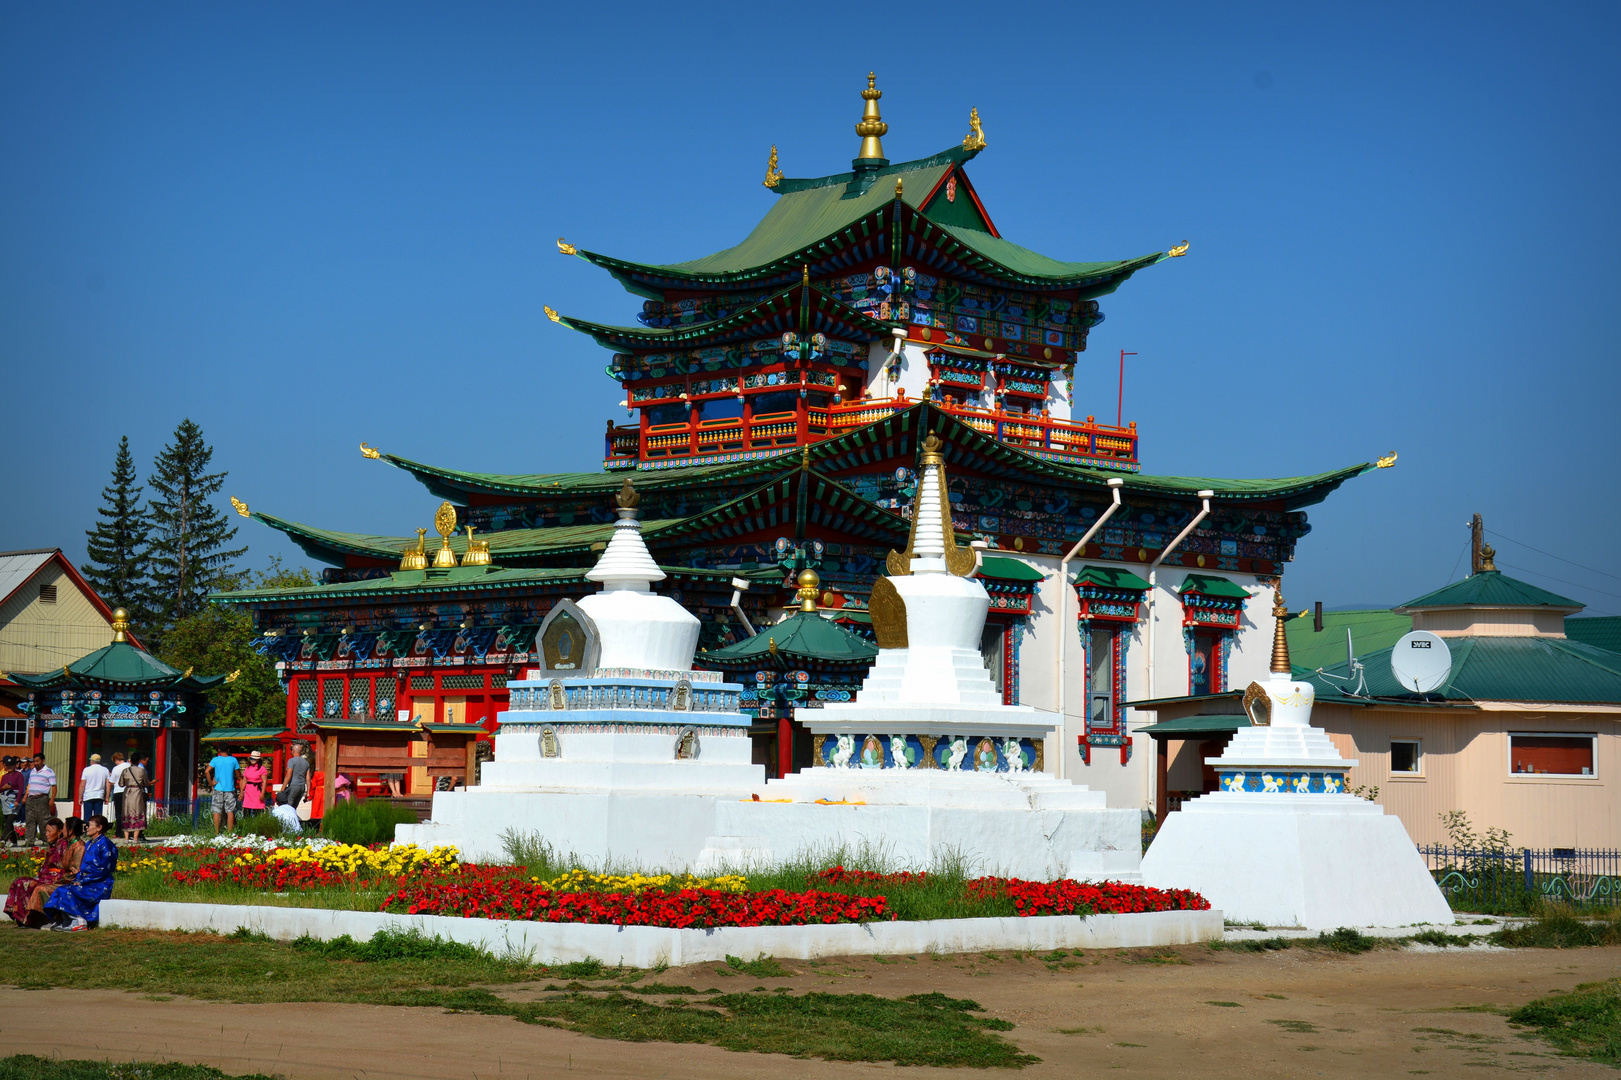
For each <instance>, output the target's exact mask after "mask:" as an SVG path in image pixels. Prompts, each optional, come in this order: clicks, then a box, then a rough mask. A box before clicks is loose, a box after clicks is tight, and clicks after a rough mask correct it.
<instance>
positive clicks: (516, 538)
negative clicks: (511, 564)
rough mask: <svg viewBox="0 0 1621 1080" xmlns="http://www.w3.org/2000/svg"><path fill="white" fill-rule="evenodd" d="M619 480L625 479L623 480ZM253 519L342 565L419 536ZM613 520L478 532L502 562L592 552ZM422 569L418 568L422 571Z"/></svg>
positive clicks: (457, 544) (454, 545)
mask: <svg viewBox="0 0 1621 1080" xmlns="http://www.w3.org/2000/svg"><path fill="white" fill-rule="evenodd" d="M621 482H623V479H622V478H621ZM249 516H250V517H252V518H255V519H257V520H258V521H260V522H263V523H264V524H266V525H269V526H270V527H271V528H272V529H276V530H278V531H279V532H282V533H285V534H286V535H287V536H288V537H289V538H290V539H291V540H292V541H293V542H294V543H295V544H297V545H298V546H299V547H300V548H302V549H303V550H304V553H305V554H306V555H308V556H309V557H310V558H312V559H320V560H321V561H322V562H327V563H334V564H336V565H342V563H343V561H344V557H345V556H349V555H357V556H360V557H362V558H369V559H384V560H392V561H394V562H398V561H399V559H400V556H401V555H403V554H404V553H405V551H406V550H407V549H414V548H415V547H416V545H417V538H416V537H414V536H379V535H376V534H374V533H351V532H339V531H337V530H335V529H321V528H317V527H315V526H313V525H304V524H302V523H300V522H296V521H288V520H286V519H285V518H279V517H276V516H275V515H273V514H263V513H260V512H259V511H257V510H255V511H253V513H251V514H250V515H249ZM682 520H684V519H682V518H666V519H662V520H658V521H644V522H643V523H642V528H643V530H644V531H646V532H649V533H651V532H654V531H656V530H658V529H660V528H663V527H664V526H666V525H673V524H679V523H680V522H681V521H682ZM613 529H614V527H613V524H612V523H611V522H593V523H591V524H589V525H556V526H553V527H552V528H549V529H502V530H500V531H499V532H488V533H482V534H480V535H479V540H481V541H488V542H489V545H490V557H491V558H492V559H493V560H495V561H496V562H498V563H499V562H500V561H501V558H502V557H503V556H506V557H508V558H535V557H541V556H561V555H573V554H579V553H581V552H587V551H590V550H591V546H592V545H593V544H597V543H606V542H607V540H608V538H609V537H611V536H612V535H613ZM437 550H439V544H438V541H437V540H430V541H429V542H428V557H429V559H430V561H431V560H432V557H433V553H434V552H435V551H437ZM450 550H452V551H454V552H455V553H456V557H457V558H458V559H460V558H461V556H463V555H465V554H466V553H467V536H466V535H465V534H459V535H456V536H453V537H451V538H450ZM419 573H420V571H419Z"/></svg>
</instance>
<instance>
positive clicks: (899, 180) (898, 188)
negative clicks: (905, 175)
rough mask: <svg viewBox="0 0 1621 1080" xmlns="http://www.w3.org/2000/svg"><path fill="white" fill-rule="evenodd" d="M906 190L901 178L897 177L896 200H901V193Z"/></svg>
mask: <svg viewBox="0 0 1621 1080" xmlns="http://www.w3.org/2000/svg"><path fill="white" fill-rule="evenodd" d="M904 190H905V188H904V187H903V186H902V185H901V178H900V177H898V176H897V177H895V198H897V199H898V198H900V197H901V192H902V191H904Z"/></svg>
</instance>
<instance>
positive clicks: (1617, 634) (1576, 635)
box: [1565, 615, 1621, 653]
mask: <svg viewBox="0 0 1621 1080" xmlns="http://www.w3.org/2000/svg"><path fill="white" fill-rule="evenodd" d="M1565 636H1566V637H1568V638H1570V639H1571V640H1572V641H1579V642H1581V643H1582V644H1583V645H1592V646H1593V647H1594V648H1598V649H1605V650H1607V651H1609V652H1616V653H1621V618H1618V617H1616V616H1614V615H1586V616H1582V617H1581V618H1572V619H1566V620H1565Z"/></svg>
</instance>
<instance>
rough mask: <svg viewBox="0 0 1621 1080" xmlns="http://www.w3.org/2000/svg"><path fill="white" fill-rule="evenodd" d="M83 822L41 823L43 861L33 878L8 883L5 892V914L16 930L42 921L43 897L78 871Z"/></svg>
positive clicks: (36, 924)
mask: <svg viewBox="0 0 1621 1080" xmlns="http://www.w3.org/2000/svg"><path fill="white" fill-rule="evenodd" d="M83 835H84V824H83V822H81V821H80V820H79V819H78V818H76V817H72V818H68V820H67V822H66V824H64V823H63V821H62V819H61V818H55V817H53V818H51V819H50V820H49V821H47V822H46V823H45V845H46V847H45V861H44V862H42V863H41V864H40V867H39V873H38V874H37V875H35V876H34V877H23V878H18V879H17V880H15V881H13V882H12V883H11V891H10V892H8V893H7V894H6V914H7V915H10V916H11V918H12V920H13V921H14V922H16V924H17V929H19V930H22V929H26V928H30V927H33V928H38V927H39V926H40V925H41V924H43V923H44V921H45V900H46V898H47V897H49V896H50V895H51V893H52V892H54V891H55V890H56V887H57V886H58V885H67V884H70V883H71V882H72V881H73V879H74V878H75V877H77V876H78V873H79V861H80V860H81V859H83V858H84V841H83V840H82V839H81V837H82V836H83Z"/></svg>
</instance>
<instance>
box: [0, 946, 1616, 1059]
mask: <svg viewBox="0 0 1621 1080" xmlns="http://www.w3.org/2000/svg"><path fill="white" fill-rule="evenodd" d="M1179 951H1180V953H1181V955H1182V956H1184V957H1185V958H1186V959H1187V961H1188V963H1186V964H1149V963H1131V962H1127V960H1126V958H1125V956H1124V955H1122V954H1115V953H1104V952H1098V953H1093V954H1090V955H1088V956H1087V957H1086V958H1085V964H1084V965H1083V966H1078V967H1074V968H1070V969H1067V970H1062V971H1057V972H1054V971H1049V970H1048V969H1047V967H1046V966H1045V965H1044V964H1042V963H1041V962H1039V961H1037V960H1035V959H1030V960H1025V961H1022V962H1021V961H1018V960H1015V959H1002V960H990V959H985V958H983V957H978V956H972V957H948V958H944V959H940V960H933V959H930V958H928V957H920V958H916V959H908V958H898V959H895V960H892V961H891V962H888V963H879V962H875V961H873V960H871V959H869V958H856V959H850V960H841V961H832V962H827V963H824V964H820V965H818V966H815V967H812V966H810V965H807V964H805V963H802V962H798V961H794V962H790V964H789V966H790V967H793V968H795V969H797V970H798V971H799V972H800V974H799V975H798V976H796V977H794V978H791V979H764V980H761V979H752V978H749V977H747V976H740V977H732V978H719V977H717V976H716V974H715V971H714V966H713V965H700V966H697V967H692V968H685V969H673V970H671V971H668V972H666V973H664V974H663V975H661V976H659V979H660V981H663V982H671V983H687V984H690V985H694V986H697V987H699V988H700V989H702V988H705V987H709V986H716V985H718V986H722V987H723V988H724V989H726V990H728V991H736V990H750V989H753V987H754V986H756V985H766V986H779V985H789V986H793V987H795V988H796V989H800V990H807V989H826V990H831V991H835V992H845V993H876V994H881V995H885V996H899V995H903V994H911V993H919V992H926V991H931V990H939V991H942V992H944V993H946V994H950V995H952V996H956V997H972V998H974V999H975V1000H977V1001H979V1002H981V1003H982V1004H984V1005H985V1006H986V1008H987V1009H988V1010H989V1011H990V1012H991V1013H993V1014H995V1015H998V1016H1001V1017H1003V1018H1005V1019H1008V1020H1011V1021H1013V1022H1014V1023H1015V1024H1017V1025H1018V1027H1017V1028H1016V1029H1015V1030H1014V1031H1012V1032H1009V1033H1008V1035H1009V1037H1010V1038H1012V1039H1013V1040H1014V1041H1016V1042H1017V1043H1018V1044H1019V1046H1020V1047H1021V1048H1022V1049H1024V1050H1025V1051H1027V1052H1029V1053H1033V1054H1036V1055H1038V1056H1039V1057H1041V1058H1042V1059H1043V1060H1042V1062H1041V1064H1039V1065H1035V1066H1032V1067H1030V1068H1028V1069H1025V1070H1023V1071H1022V1072H1020V1073H1017V1074H1015V1073H1012V1072H1003V1071H1000V1070H998V1071H997V1072H996V1075H998V1076H1012V1075H1020V1076H1022V1077H1029V1078H1030V1080H1037V1078H1048V1077H1052V1078H1058V1077H1064V1078H1072V1077H1075V1076H1092V1075H1094V1074H1099V1075H1101V1074H1104V1073H1107V1074H1108V1075H1110V1076H1123V1077H1133V1076H1141V1077H1155V1078H1159V1077H1178V1076H1197V1077H1199V1078H1200V1080H1204V1078H1225V1077H1246V1078H1249V1077H1255V1076H1260V1075H1264V1076H1266V1077H1267V1078H1268V1080H1278V1078H1282V1077H1294V1076H1300V1077H1319V1076H1320V1077H1356V1078H1364V1077H1384V1076H1391V1077H1405V1076H1408V1075H1414V1074H1418V1075H1422V1074H1425V1073H1427V1074H1429V1075H1432V1076H1437V1077H1447V1076H1460V1075H1477V1074H1478V1073H1479V1071H1480V1068H1481V1067H1483V1066H1485V1067H1494V1068H1498V1069H1505V1070H1509V1071H1528V1072H1537V1073H1550V1074H1555V1075H1558V1076H1560V1077H1572V1078H1576V1077H1606V1078H1609V1080H1614V1078H1615V1077H1616V1075H1617V1074H1616V1072H1615V1071H1614V1070H1612V1069H1608V1068H1605V1067H1603V1066H1599V1065H1595V1064H1592V1063H1587V1062H1581V1061H1574V1060H1570V1059H1565V1058H1559V1057H1556V1056H1554V1055H1553V1054H1552V1053H1551V1052H1550V1051H1548V1050H1547V1049H1546V1048H1545V1047H1544V1046H1543V1045H1542V1044H1541V1043H1540V1042H1532V1041H1527V1040H1524V1039H1521V1038H1519V1037H1517V1036H1516V1034H1515V1032H1514V1030H1513V1029H1511V1028H1509V1027H1508V1025H1507V1024H1506V1022H1505V1021H1504V1020H1503V1018H1502V1017H1500V1016H1495V1015H1492V1014H1489V1013H1478V1012H1457V1011H1454V1009H1455V1007H1457V1006H1468V1005H1480V1004H1486V1003H1491V1004H1497V1005H1517V1004H1520V1003H1522V1002H1524V1001H1526V1000H1529V999H1530V998H1533V997H1539V996H1541V995H1543V994H1546V993H1548V992H1550V991H1552V990H1556V989H1569V988H1570V987H1572V986H1574V985H1575V984H1577V983H1579V982H1592V981H1595V980H1598V979H1603V978H1609V977H1611V976H1614V975H1616V974H1617V973H1618V972H1621V949H1580V950H1570V951H1543V950H1533V949H1525V950H1516V951H1490V952H1487V951H1482V950H1474V951H1471V952H1468V953H1465V952H1462V951H1459V950H1452V951H1448V952H1393V951H1381V952H1374V953H1368V954H1364V955H1362V956H1337V955H1332V954H1324V953H1319V952H1307V951H1305V950H1298V949H1297V950H1289V951H1287V952H1281V953H1267V954H1260V955H1256V954H1240V955H1233V954H1227V953H1211V952H1209V951H1207V950H1205V949H1202V948H1193V947H1189V948H1184V949H1182V950H1179ZM1094 961H1100V962H1098V963H1094ZM1269 995H1277V996H1269ZM514 996H526V995H525V993H524V991H523V990H521V989H520V990H517V991H515V992H514ZM1210 1001H1225V1002H1232V1003H1235V1004H1234V1005H1231V1006H1221V1005H1211V1004H1207V1002H1210ZM0 1018H3V1020H0V1025H3V1026H0V1053H4V1054H12V1053H24V1052H28V1053H39V1054H53V1055H57V1056H62V1057H78V1058H112V1059H123V1060H142V1059H145V1060H153V1059H166V1060H184V1061H193V1062H200V1063H204V1064H209V1065H214V1066H216V1067H219V1068H221V1069H224V1070H225V1071H227V1072H232V1073H237V1072H255V1071H257V1072H264V1073H270V1074H273V1075H274V1074H280V1075H282V1076H286V1077H288V1078H290V1080H335V1078H349V1077H361V1078H370V1080H388V1078H395V1077H398V1078H402V1080H403V1078H425V1080H427V1078H431V1080H440V1078H462V1077H467V1078H474V1077H477V1078H491V1077H510V1078H513V1080H518V1078H527V1077H552V1076H560V1075H564V1074H568V1075H573V1074H578V1075H580V1076H581V1077H638V1078H640V1077H646V1078H653V1080H665V1078H667V1080H688V1078H690V1080H714V1078H731V1077H738V1078H743V1077H757V1076H778V1075H781V1076H794V1077H796V1078H799V1077H803V1078H806V1080H819V1078H823V1077H827V1078H834V1077H838V1078H846V1077H857V1076H868V1075H871V1074H872V1073H873V1072H874V1071H875V1070H881V1071H883V1072H885V1073H886V1074H887V1075H906V1076H910V1075H917V1076H931V1077H935V1078H937V1080H938V1078H940V1077H943V1076H962V1075H964V1073H962V1072H960V1071H955V1070H953V1071H952V1072H950V1073H943V1072H941V1071H939V1070H933V1069H916V1068H907V1069H898V1068H895V1067H893V1066H889V1065H874V1064H851V1063H834V1062H825V1061H801V1060H797V1059H792V1058H787V1057H781V1056H774V1055H773V1056H766V1055H758V1054H737V1053H731V1052H729V1051H725V1050H719V1049H715V1048H713V1047H707V1046H693V1045H672V1044H668V1043H621V1042H609V1041H604V1040H600V1039H592V1038H588V1037H586V1036H582V1035H575V1034H571V1033H568V1032H563V1031H557V1030H555V1029H549V1028H543V1027H535V1026H531V1025H527V1024H520V1023H518V1022H516V1021H514V1020H511V1019H508V1018H505V1017H488V1016H476V1015H450V1014H445V1013H441V1012H438V1011H436V1010H432V1009H400V1008H388V1007H375V1006H364V1005H328V1004H290V1005H214V1004H205V1003H200V1002H195V1001H186V1000H181V999H176V1000H173V1001H154V1000H149V999H146V998H143V997H140V996H138V995H133V994H121V993H115V992H110V991H75V990H51V991H18V990H0ZM1280 1021H1282V1023H1280ZM1059 1028H1070V1029H1075V1028H1085V1029H1088V1030H1087V1031H1085V1032H1084V1033H1075V1034H1061V1033H1059V1032H1058V1031H1057V1030H1056V1029H1059ZM1425 1028H1429V1029H1439V1030H1430V1031H1424V1030H1415V1029H1425Z"/></svg>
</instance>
